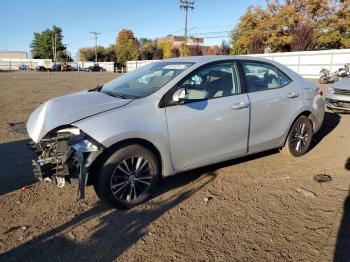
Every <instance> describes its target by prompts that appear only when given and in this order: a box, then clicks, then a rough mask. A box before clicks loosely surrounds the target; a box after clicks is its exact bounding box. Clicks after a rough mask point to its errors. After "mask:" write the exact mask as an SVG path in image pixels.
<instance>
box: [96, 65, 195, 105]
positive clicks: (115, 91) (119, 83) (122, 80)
mask: <svg viewBox="0 0 350 262" xmlns="http://www.w3.org/2000/svg"><path fill="white" fill-rule="evenodd" d="M192 64H193V63H188V62H166V61H164V62H154V63H152V64H149V65H146V66H143V67H141V68H139V69H137V70H135V71H132V72H130V73H127V74H125V75H123V76H121V77H119V78H117V79H114V80H112V81H110V82H108V83H107V84H105V85H103V88H102V90H101V92H103V93H106V94H109V95H112V96H116V97H121V98H142V97H145V96H149V95H151V94H153V93H154V92H156V91H157V90H159V89H160V88H161V87H163V86H164V85H165V84H166V83H168V82H169V81H170V80H172V79H173V78H174V77H175V76H177V75H178V74H180V73H181V72H182V71H184V70H185V69H186V68H188V67H189V66H191V65H192Z"/></svg>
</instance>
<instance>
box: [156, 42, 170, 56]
mask: <svg viewBox="0 0 350 262" xmlns="http://www.w3.org/2000/svg"><path fill="white" fill-rule="evenodd" d="M157 46H158V48H160V49H162V51H163V58H164V59H167V58H171V57H172V52H171V50H172V48H173V46H172V44H171V43H170V42H160V43H158V44H157Z"/></svg>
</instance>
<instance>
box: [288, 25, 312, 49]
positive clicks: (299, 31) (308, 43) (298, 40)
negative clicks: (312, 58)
mask: <svg viewBox="0 0 350 262" xmlns="http://www.w3.org/2000/svg"><path fill="white" fill-rule="evenodd" d="M313 30H314V29H313V27H312V26H309V25H304V24H301V25H300V26H298V27H297V28H296V29H295V30H294V31H293V32H292V34H291V35H292V41H291V43H290V47H291V51H306V50H312V48H313V46H314V39H313Z"/></svg>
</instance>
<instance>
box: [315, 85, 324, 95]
mask: <svg viewBox="0 0 350 262" xmlns="http://www.w3.org/2000/svg"><path fill="white" fill-rule="evenodd" d="M316 92H317V94H319V95H320V96H323V91H322V89H321V87H317V88H316Z"/></svg>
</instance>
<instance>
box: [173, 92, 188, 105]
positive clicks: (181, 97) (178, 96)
mask: <svg viewBox="0 0 350 262" xmlns="http://www.w3.org/2000/svg"><path fill="white" fill-rule="evenodd" d="M185 99H186V89H185V88H180V89H179V90H177V91H176V92H175V93H174V94H173V102H174V103H175V104H183V103H184V102H185Z"/></svg>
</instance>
